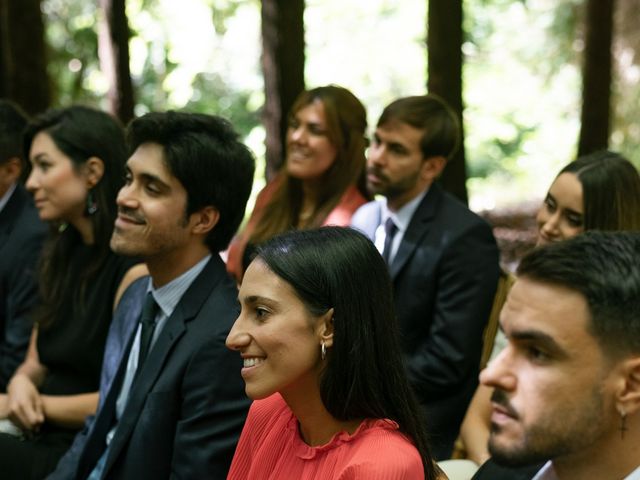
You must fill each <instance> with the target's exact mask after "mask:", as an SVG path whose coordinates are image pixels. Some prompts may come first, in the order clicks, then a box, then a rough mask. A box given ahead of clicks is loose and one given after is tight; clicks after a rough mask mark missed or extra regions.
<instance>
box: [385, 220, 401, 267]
mask: <svg viewBox="0 0 640 480" xmlns="http://www.w3.org/2000/svg"><path fill="white" fill-rule="evenodd" d="M397 231H398V227H396V224H395V223H394V221H393V220H392V219H391V217H389V218H387V221H386V222H384V232H385V237H384V248H383V249H382V258H384V261H385V262H387V264H389V257H390V256H391V247H392V245H393V237H395V235H396V232H397Z"/></svg>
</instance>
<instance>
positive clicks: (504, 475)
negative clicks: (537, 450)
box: [471, 459, 544, 480]
mask: <svg viewBox="0 0 640 480" xmlns="http://www.w3.org/2000/svg"><path fill="white" fill-rule="evenodd" d="M543 466H544V463H541V464H539V465H532V466H529V467H517V468H509V467H501V466H500V465H498V464H496V463H495V462H494V461H493V460H491V459H489V460H487V461H486V462H485V463H483V464H482V466H481V467H480V468H479V469H478V471H477V472H476V474H475V475H474V476H473V477H472V478H471V480H531V479H532V478H533V477H535V476H536V473H538V472H539V471H540V469H542V467H543Z"/></svg>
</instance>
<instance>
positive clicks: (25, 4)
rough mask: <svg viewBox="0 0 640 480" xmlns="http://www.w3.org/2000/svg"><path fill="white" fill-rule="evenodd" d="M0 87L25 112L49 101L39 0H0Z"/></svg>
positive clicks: (33, 112)
mask: <svg viewBox="0 0 640 480" xmlns="http://www.w3.org/2000/svg"><path fill="white" fill-rule="evenodd" d="M0 23H1V25H0V35H1V36H2V37H1V38H0V48H1V51H0V57H1V59H0V68H2V70H1V71H0V75H2V80H1V81H0V89H1V93H2V95H3V96H5V97H8V98H10V99H11V100H13V101H14V102H16V103H17V104H19V105H20V106H21V107H22V108H23V109H24V110H25V111H26V112H27V113H29V114H35V113H39V112H41V111H43V110H45V109H46V108H47V107H49V104H50V103H51V85H50V82H49V77H48V75H47V60H46V48H45V42H44V23H43V20H42V12H41V10H40V0H0Z"/></svg>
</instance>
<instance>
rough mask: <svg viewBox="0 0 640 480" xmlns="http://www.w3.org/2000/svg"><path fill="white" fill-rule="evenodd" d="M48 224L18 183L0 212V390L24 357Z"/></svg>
mask: <svg viewBox="0 0 640 480" xmlns="http://www.w3.org/2000/svg"><path fill="white" fill-rule="evenodd" d="M46 233H47V227H46V225H45V224H44V223H43V222H41V221H40V218H39V217H38V211H37V210H36V208H35V206H34V205H33V202H32V200H31V197H30V195H29V194H28V193H27V192H26V191H25V189H24V188H23V187H22V185H20V184H18V185H17V186H16V189H15V190H14V192H13V194H12V195H11V197H10V198H9V201H8V202H7V204H6V205H5V206H4V208H3V209H2V211H1V212H0V391H2V392H4V391H5V390H6V387H7V382H8V381H9V379H10V378H11V376H12V375H13V372H14V371H15V369H16V367H17V366H18V365H19V364H20V363H22V361H23V360H24V356H25V352H26V350H27V346H28V344H29V337H30V335H31V327H32V325H33V322H32V319H31V318H30V317H29V313H30V312H31V310H32V308H33V307H34V306H35V305H36V303H37V301H38V286H37V275H36V267H37V263H38V259H39V257H40V251H41V250H42V242H43V240H44V238H45V236H46Z"/></svg>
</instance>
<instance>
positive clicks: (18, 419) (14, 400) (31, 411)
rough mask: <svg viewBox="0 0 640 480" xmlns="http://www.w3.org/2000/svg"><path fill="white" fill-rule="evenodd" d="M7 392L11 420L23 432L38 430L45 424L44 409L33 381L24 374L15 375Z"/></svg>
mask: <svg viewBox="0 0 640 480" xmlns="http://www.w3.org/2000/svg"><path fill="white" fill-rule="evenodd" d="M7 392H8V407H9V415H8V418H9V420H11V421H12V422H13V423H15V424H16V425H17V426H18V427H20V428H22V429H23V430H32V431H35V430H37V429H38V428H39V427H40V425H41V424H42V423H43V422H44V408H43V405H42V399H41V398H40V393H39V392H38V389H37V388H36V386H35V385H34V384H33V382H32V381H31V379H30V378H29V377H27V376H26V375H23V374H16V375H14V376H13V378H12V379H11V382H9V385H8V387H7Z"/></svg>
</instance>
